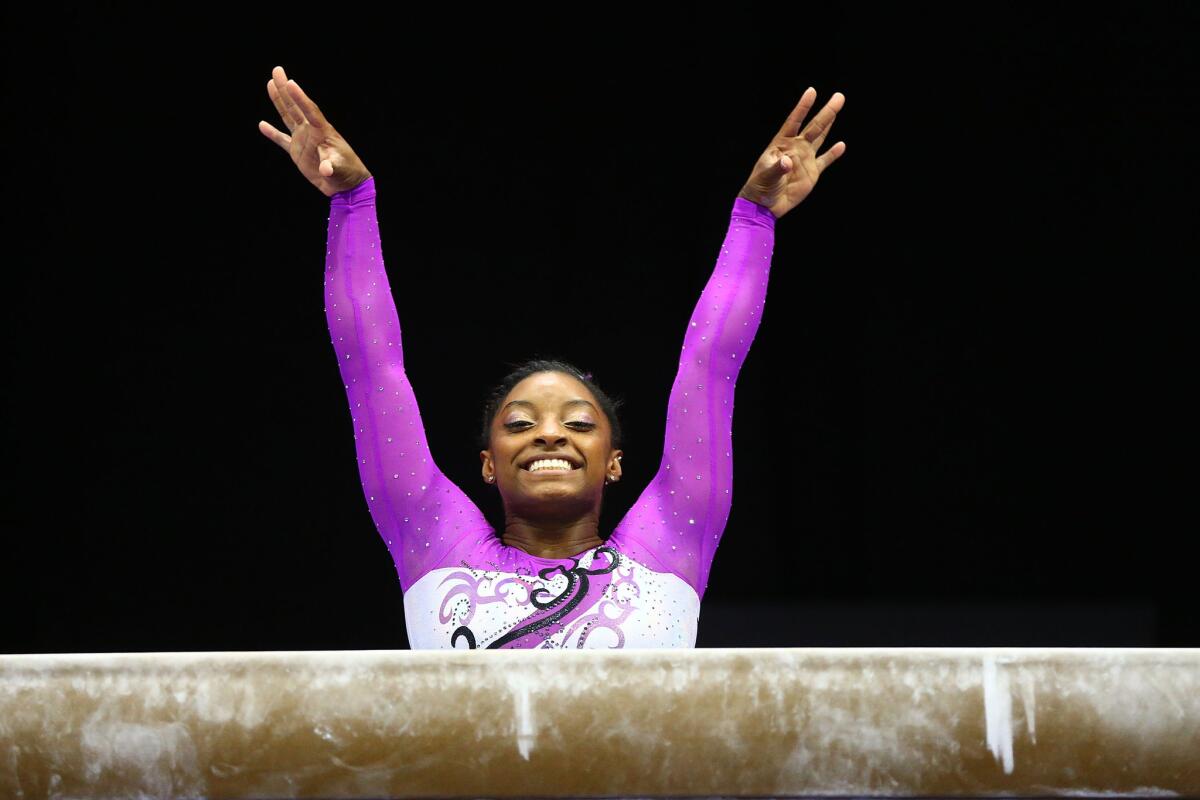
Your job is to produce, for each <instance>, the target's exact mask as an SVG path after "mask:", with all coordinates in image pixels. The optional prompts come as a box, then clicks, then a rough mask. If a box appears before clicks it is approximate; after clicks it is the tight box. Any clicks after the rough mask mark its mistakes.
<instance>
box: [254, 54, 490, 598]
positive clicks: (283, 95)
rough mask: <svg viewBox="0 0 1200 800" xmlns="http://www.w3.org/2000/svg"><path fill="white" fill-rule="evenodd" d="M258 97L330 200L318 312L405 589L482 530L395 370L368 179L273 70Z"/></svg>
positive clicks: (273, 134)
mask: <svg viewBox="0 0 1200 800" xmlns="http://www.w3.org/2000/svg"><path fill="white" fill-rule="evenodd" d="M267 93H268V95H269V96H270V97H271V101H272V102H273V103H274V104H275V108H276V109H277V110H278V111H279V115H280V117H281V118H282V120H283V122H284V124H285V125H286V126H287V128H288V133H286V134H285V133H283V132H281V131H279V130H277V129H276V128H274V127H272V126H271V125H269V124H267V122H265V121H261V122H259V131H261V132H262V134H263V135H264V136H266V137H267V138H268V139H270V140H271V141H273V142H275V143H276V144H277V145H279V146H280V147H281V148H283V149H284V150H286V151H287V152H288V154H289V155H290V156H291V158H292V161H293V162H294V163H295V164H296V167H297V168H298V169H299V170H300V173H301V174H302V175H303V176H304V177H305V179H307V180H308V181H309V183H311V184H312V185H313V186H316V187H317V188H318V189H320V190H321V192H322V193H324V194H325V195H326V196H327V197H329V198H330V206H329V230H328V241H327V247H326V249H325V316H326V320H327V322H328V323H329V333H330V342H331V343H332V344H333V349H334V352H335V354H336V355H337V359H338V368H339V370H340V371H341V375H342V382H343V384H345V387H346V396H347V398H348V400H349V401H350V418H351V421H352V423H353V426H354V428H353V430H354V439H355V449H356V451H357V456H358V458H357V460H358V472H359V476H360V477H361V478H362V486H363V493H364V495H365V497H366V500H367V508H368V509H369V510H370V513H371V519H372V520H374V522H375V527H376V529H377V530H378V531H379V533H380V535H381V536H382V537H383V540H384V541H385V542H386V544H387V547H388V550H389V551H390V552H391V554H392V560H393V562H394V563H395V565H396V571H397V573H398V574H399V576H400V587H401V589H402V590H404V591H406V592H407V591H408V589H409V587H410V586H412V584H413V583H414V582H415V581H416V580H417V579H418V578H420V577H421V576H422V575H424V574H425V573H426V572H428V571H429V570H430V569H432V568H434V567H436V566H438V565H439V564H440V562H441V561H442V560H444V559H445V558H446V556H447V555H448V554H449V553H450V552H451V551H452V550H453V549H454V546H455V545H456V544H458V543H459V542H460V541H462V540H465V539H466V537H467V536H470V535H473V534H478V533H480V532H483V531H488V532H490V531H491V528H490V526H489V525H488V523H487V521H486V520H485V519H484V516H483V514H482V513H480V511H479V509H478V508H476V506H475V504H474V503H472V502H471V501H470V499H469V498H467V496H466V495H465V494H463V492H462V491H461V490H459V488H458V487H457V486H455V485H454V484H453V483H452V482H451V481H450V480H449V479H448V478H446V476H445V475H443V474H442V472H441V471H440V470H439V469H438V468H437V465H436V464H434V462H433V456H432V454H431V453H430V451H429V445H428V443H427V441H426V438H425V429H424V425H423V424H422V422H421V414H420V412H419V410H418V409H417V398H416V396H415V395H414V394H413V389H412V386H411V385H410V384H409V382H408V376H407V375H406V374H405V372H404V351H403V348H402V347H401V342H400V320H399V317H398V315H397V313H396V303H395V301H394V300H393V298H392V292H391V287H390V286H389V285H388V277H387V271H386V270H385V269H384V265H383V250H382V246H381V244H380V236H379V222H378V220H377V219H376V214H375V178H374V177H373V176H372V175H371V173H370V172H369V171H367V168H366V167H365V166H364V165H363V163H362V161H361V159H359V158H358V156H357V155H355V153H354V150H353V149H352V148H351V147H350V145H349V144H348V143H347V142H346V140H345V139H344V138H343V137H342V136H341V134H339V133H338V132H337V130H336V129H335V128H334V127H333V125H332V124H330V122H329V120H328V119H326V118H325V115H324V114H323V113H322V112H321V109H320V108H318V107H317V104H316V103H314V102H313V101H312V100H311V99H310V98H309V97H308V95H307V94H306V93H305V92H304V90H302V89H301V88H300V86H299V85H298V84H297V83H296V82H295V81H292V80H288V78H287V74H286V73H285V72H284V70H283V67H275V69H274V70H273V71H272V78H271V80H270V81H268V83H267Z"/></svg>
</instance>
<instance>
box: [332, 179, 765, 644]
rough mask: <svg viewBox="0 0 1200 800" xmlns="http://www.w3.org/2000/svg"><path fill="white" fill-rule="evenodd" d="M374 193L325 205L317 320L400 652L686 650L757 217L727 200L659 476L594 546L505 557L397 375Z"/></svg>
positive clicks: (757, 246)
mask: <svg viewBox="0 0 1200 800" xmlns="http://www.w3.org/2000/svg"><path fill="white" fill-rule="evenodd" d="M375 193H376V191H375V178H374V177H371V178H368V179H367V180H366V181H364V182H363V183H360V184H359V185H358V186H356V187H355V188H353V189H351V190H347V191H344V192H339V193H337V194H335V195H333V196H332V197H331V198H330V214H329V226H328V228H329V230H328V246H327V247H326V254H325V255H326V262H325V312H326V319H327V321H328V323H329V333H330V336H331V339H330V342H331V343H332V345H333V349H334V352H335V353H336V355H337V361H338V367H339V369H340V371H341V376H342V382H343V383H344V385H345V387H346V395H347V399H348V400H349V403H350V416H351V420H352V422H353V427H354V438H355V442H356V444H355V450H356V452H357V457H358V471H359V476H360V477H361V479H362V486H363V492H364V495H365V497H366V500H367V507H368V509H369V511H370V514H371V518H372V520H373V521H374V523H375V527H376V529H377V530H378V531H379V534H380V535H381V536H382V537H383V540H384V542H386V544H387V548H388V551H389V552H390V553H391V555H392V560H393V562H394V564H395V567H396V572H397V574H398V575H399V578H400V588H401V590H402V592H403V597H404V613H405V624H406V626H407V629H408V640H409V645H410V646H411V647H412V648H413V649H434V648H462V649H467V648H470V649H475V648H497V647H506V648H572V649H573V648H583V647H592V648H595V647H605V648H618V647H621V648H633V647H637V648H672V647H695V645H696V631H697V624H698V622H699V617H700V601H701V599H702V598H703V597H704V592H705V589H706V588H707V586H708V576H709V570H710V569H711V567H712V561H713V556H714V554H715V553H716V550H717V545H718V544H719V543H720V541H721V535H722V533H723V531H724V528H725V523H726V520H728V518H729V510H730V506H731V503H732V498H733V492H732V490H733V486H732V483H733V439H732V422H733V395H734V386H735V384H736V382H737V376H738V372H739V371H740V370H741V366H742V362H743V361H744V360H745V358H746V354H747V352H748V351H749V349H750V344H751V342H752V341H753V339H754V335H755V333H756V332H757V330H758V326H759V322H760V320H761V318H762V313H763V304H764V303H765V301H766V292H767V278H768V275H769V273H770V269H771V256H772V254H773V251H774V241H775V239H774V236H775V217H774V215H773V214H772V213H771V211H770V209H768V208H766V207H765V206H761V205H758V204H757V203H753V202H751V201H749V200H746V199H744V198H741V197H738V198H736V199H735V200H734V202H733V209H732V211H731V215H730V221H729V228H728V231H727V233H726V236H725V240H724V243H723V244H722V246H721V252H720V254H719V255H718V258H717V263H716V266H715V268H714V269H713V272H712V275H711V277H710V278H709V279H708V282H707V284H706V285H705V287H704V290H703V292H702V293H701V295H700V300H699V302H698V303H697V304H696V307H695V310H694V311H693V312H692V315H691V318H690V319H689V320H688V325H687V329H686V332H685V334H684V339H683V349H682V354H681V357H680V361H679V370H678V372H677V374H676V377H675V381H674V384H673V385H672V387H671V393H670V397H669V399H668V402H667V425H666V436H665V439H664V444H663V455H662V461H661V463H660V465H659V469H658V472H657V474H656V475H655V476H654V478H653V480H651V481H650V484H649V485H648V486H647V487H646V488H645V490H644V491H643V492H642V493H641V495H640V496H639V497H638V499H637V501H636V502H635V503H634V504H633V506H632V508H631V509H630V510H629V512H628V513H627V514H626V515H625V516H624V518H623V519H622V520H621V522H620V523H619V524H618V525H617V526H616V528H615V529H614V530H613V532H612V535H611V536H609V537H608V538H607V540H606V541H605V542H604V544H603V545H598V546H595V547H592V548H589V549H588V550H585V551H584V552H581V553H577V554H575V555H573V556H570V557H567V558H540V557H535V556H532V555H529V554H528V553H525V552H524V551H522V550H520V549H518V548H515V547H511V546H508V545H505V544H504V543H503V542H502V541H501V539H500V538H499V536H498V535H497V533H496V531H495V529H494V528H493V527H492V526H491V525H489V524H488V522H487V521H486V519H485V518H484V515H483V514H482V512H480V510H479V509H478V508H477V507H476V505H475V504H474V503H473V502H472V501H471V500H470V498H468V497H467V495H466V494H465V493H464V492H463V491H462V490H461V489H460V488H459V487H458V486H457V485H455V484H454V483H453V482H451V481H450V480H449V479H448V478H447V477H446V476H445V475H443V474H442V472H441V471H440V470H439V469H438V467H437V465H436V464H434V462H433V456H432V454H431V453H430V449H429V445H428V442H427V439H426V435H425V429H424V426H423V424H422V422H421V414H420V411H419V410H418V407H417V398H416V395H415V394H414V392H413V387H412V385H411V384H410V383H409V380H408V376H407V375H406V374H405V371H404V351H403V349H402V347H401V339H400V320H399V317H398V314H397V311H396V303H395V301H394V299H393V296H392V290H391V286H390V284H389V281H388V275H387V272H386V271H385V269H384V263H383V251H382V248H381V243H380V234H379V223H378V221H377V219H376V208H375ZM396 274H397V275H398V276H399V277H401V279H402V276H403V274H404V268H403V267H401V268H400V269H399V270H397V271H396ZM480 485H481V486H484V484H483V483H482V481H481V482H480ZM601 535H603V533H601Z"/></svg>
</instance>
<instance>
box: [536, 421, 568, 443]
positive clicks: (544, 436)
mask: <svg viewBox="0 0 1200 800" xmlns="http://www.w3.org/2000/svg"><path fill="white" fill-rule="evenodd" d="M534 441H536V442H537V443H538V444H544V445H551V446H554V447H557V446H559V445H562V444H565V443H566V441H567V435H566V428H564V427H563V426H562V423H561V422H559V421H558V420H557V419H555V418H553V417H547V418H546V419H544V420H543V421H542V422H540V423H538V427H537V438H536V439H535V440H534Z"/></svg>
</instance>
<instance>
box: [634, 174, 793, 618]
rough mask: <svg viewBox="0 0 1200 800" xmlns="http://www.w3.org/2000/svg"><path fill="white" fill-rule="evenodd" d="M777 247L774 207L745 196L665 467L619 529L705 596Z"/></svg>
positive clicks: (703, 310)
mask: <svg viewBox="0 0 1200 800" xmlns="http://www.w3.org/2000/svg"><path fill="white" fill-rule="evenodd" d="M774 244H775V216H774V215H773V214H772V213H771V211H770V210H769V209H767V208H765V207H763V206H761V205H758V204H756V203H753V202H751V201H749V200H747V199H745V198H743V197H740V196H739V197H738V198H736V199H735V200H734V202H733V210H732V212H731V215H730V221H729V229H728V232H727V233H726V235H725V241H724V243H723V244H722V245H721V253H720V256H719V257H718V259H717V264H716V267H715V269H714V270H713V273H712V276H711V277H710V278H709V279H708V283H707V285H706V286H705V287H704V291H703V292H701V294H700V301H699V302H698V303H697V304H696V307H695V309H694V310H693V311H692V315H691V319H690V320H689V321H688V326H687V330H686V333H685V334H684V338H683V353H682V356H681V358H680V361H679V370H678V372H677V373H676V375H675V382H674V384H673V385H672V387H671V396H670V399H669V400H668V402H667V431H666V436H665V437H664V440H663V455H662V461H661V462H660V463H659V467H658V472H657V474H656V475H655V476H654V479H653V480H651V481H650V484H649V486H647V487H646V489H645V491H643V492H642V495H641V496H640V497H639V498H638V500H637V502H636V503H634V505H633V508H631V509H630V511H629V513H628V514H627V515H626V516H625V518H624V519H623V520H622V521H621V524H620V525H618V526H617V529H616V530H615V531H614V532H613V535H614V536H618V535H620V536H623V537H624V538H625V539H626V540H627V541H628V542H629V544H630V545H633V547H631V548H629V549H630V550H631V554H633V555H634V556H635V557H637V555H639V554H640V555H641V556H642V557H643V558H647V560H650V563H651V565H652V566H654V567H655V568H656V569H662V570H664V571H667V572H672V573H674V574H676V575H678V576H680V577H681V578H683V579H684V580H686V581H687V582H688V583H689V584H690V585H691V586H692V588H693V589H695V590H696V593H697V594H698V595H699V596H700V597H701V598H703V596H704V589H705V587H706V586H707V584H708V574H709V570H710V568H711V566H712V560H713V556H714V555H715V553H716V550H717V545H718V544H719V543H720V540H721V534H722V532H723V531H724V530H725V522H726V521H727V520H728V519H729V509H730V505H731V503H732V501H733V439H732V436H733V427H732V424H733V393H734V385H735V384H736V382H737V376H738V373H739V372H740V371H741V369H742V363H743V362H744V361H745V360H746V354H747V353H748V352H749V350H750V344H751V342H753V341H754V335H755V333H756V332H757V331H758V326H759V322H760V321H761V319H762V313H763V304H764V303H765V302H766V295H767V276H768V275H769V274H770V270H771V255H772V253H773V251H774ZM627 546H628V545H627ZM651 559H652V560H651ZM654 562H657V564H655V563H654Z"/></svg>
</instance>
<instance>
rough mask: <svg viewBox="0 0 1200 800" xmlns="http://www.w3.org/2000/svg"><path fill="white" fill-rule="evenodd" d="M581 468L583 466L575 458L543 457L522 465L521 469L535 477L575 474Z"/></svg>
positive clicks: (532, 459)
mask: <svg viewBox="0 0 1200 800" xmlns="http://www.w3.org/2000/svg"><path fill="white" fill-rule="evenodd" d="M580 466H581V465H580V464H579V462H578V461H576V460H575V459H573V458H567V457H564V456H552V457H549V458H547V457H545V456H541V457H538V458H531V459H529V460H528V461H526V462H525V463H524V464H522V465H521V469H523V470H525V471H526V472H529V473H533V474H535V475H541V474H543V473H546V474H551V475H565V474H567V473H568V472H573V471H575V470H577V469H579V468H580Z"/></svg>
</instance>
